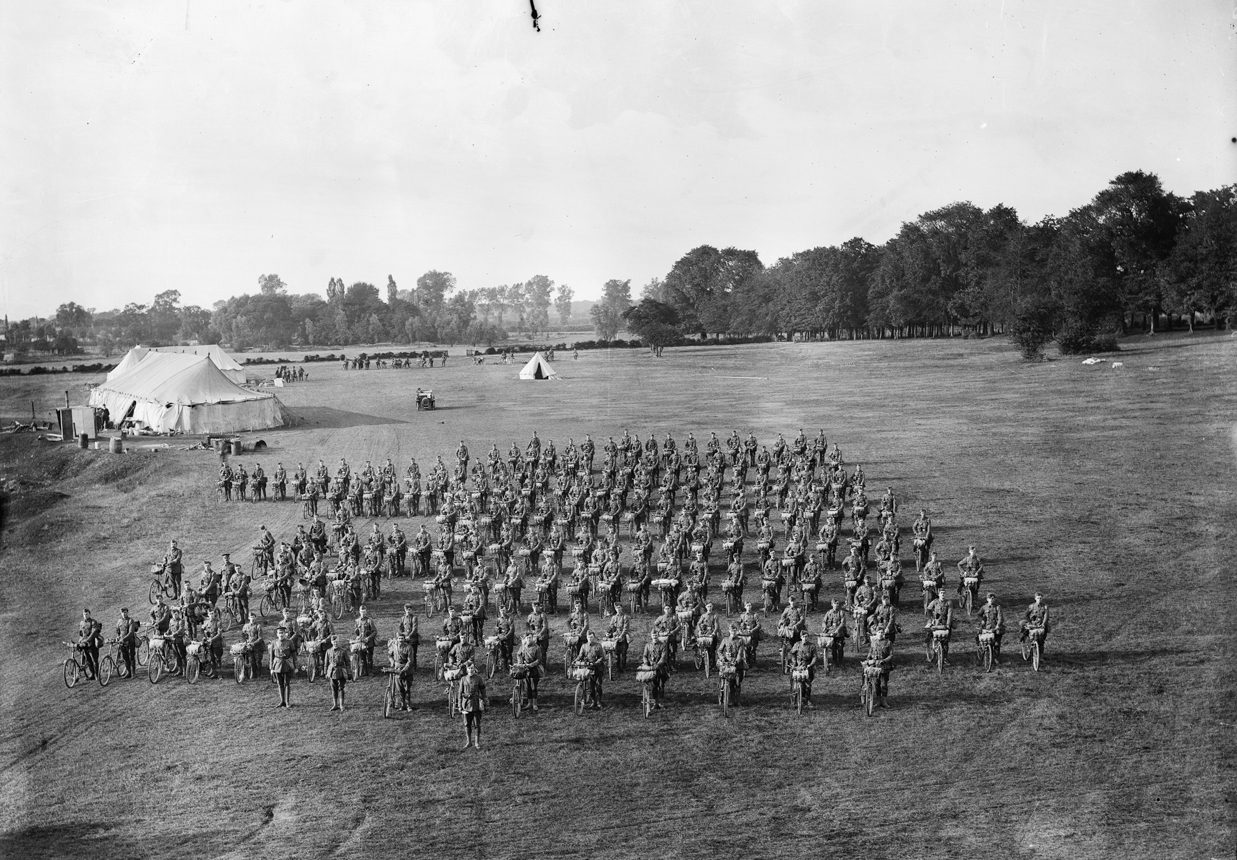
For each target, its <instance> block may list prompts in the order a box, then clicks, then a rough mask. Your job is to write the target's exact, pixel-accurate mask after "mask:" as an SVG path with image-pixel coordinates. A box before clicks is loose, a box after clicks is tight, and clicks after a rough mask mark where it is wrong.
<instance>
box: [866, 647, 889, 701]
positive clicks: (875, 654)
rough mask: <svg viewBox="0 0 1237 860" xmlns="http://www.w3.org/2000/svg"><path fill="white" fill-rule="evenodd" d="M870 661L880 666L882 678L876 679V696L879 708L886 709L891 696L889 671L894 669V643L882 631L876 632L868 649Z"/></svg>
mask: <svg viewBox="0 0 1237 860" xmlns="http://www.w3.org/2000/svg"><path fill="white" fill-rule="evenodd" d="M868 660H869V661H872V662H874V663H876V664H877V665H878V666H880V669H881V673H880V677H879V678H877V679H876V691H875V692H876V696H877V698H878V701H877V703H876V706H877V707H878V708H883V707H885V699H886V698H887V697H888V696H889V671H890V669H892V668H893V643H892V642H890V641H889V640H888V639H886V638H885V637H884V635H883V634H882V633H881V631H879V630H877V631H874V632H873V634H872V644H871V646H870V647H869V648H868Z"/></svg>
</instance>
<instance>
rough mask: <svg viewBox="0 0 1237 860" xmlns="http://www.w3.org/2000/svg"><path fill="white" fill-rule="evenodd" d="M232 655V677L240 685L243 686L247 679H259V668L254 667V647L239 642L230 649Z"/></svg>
mask: <svg viewBox="0 0 1237 860" xmlns="http://www.w3.org/2000/svg"><path fill="white" fill-rule="evenodd" d="M230 653H231V655H232V677H233V679H234V680H235V681H236V683H238V684H243V683H244V682H245V681H246V680H247V679H248V680H253V679H254V678H256V677H257V674H258V667H257V666H256V665H254V656H253V655H254V651H253V645H251V644H250V643H248V642H237V643H236V644H235V645H233V646H232V648H231V649H230Z"/></svg>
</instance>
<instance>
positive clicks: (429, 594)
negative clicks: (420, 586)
mask: <svg viewBox="0 0 1237 860" xmlns="http://www.w3.org/2000/svg"><path fill="white" fill-rule="evenodd" d="M447 595H448V592H446V591H445V590H444V589H443V587H442V586H441V585H439V584H438V583H436V582H427V583H425V617H426V618H433V617H434V613H435V612H437V613H439V614H442V613H444V612H446V611H447V606H448V605H449V604H450V600H449V599H448V596H447Z"/></svg>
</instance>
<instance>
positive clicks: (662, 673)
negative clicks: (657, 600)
mask: <svg viewBox="0 0 1237 860" xmlns="http://www.w3.org/2000/svg"><path fill="white" fill-rule="evenodd" d="M667 609H669V607H667ZM663 617H664V616H663ZM673 617H674V616H671V618H673ZM659 620H660V619H659ZM671 659H672V658H671V655H670V649H669V648H668V647H667V645H666V643H665V642H664V641H662V640H661V639H660V638H659V637H658V636H657V634H656V632H655V631H653V630H650V631H649V641H648V642H647V643H645V645H644V653H643V654H642V655H641V657H640V668H641V670H645V671H649V670H651V671H653V672H655V673H656V678H655V679H654V680H653V682H652V684H653V708H654V709H655V710H661V700H662V696H663V695H664V694H665V688H666V681H667V680H668V679H669V678H670V662H671Z"/></svg>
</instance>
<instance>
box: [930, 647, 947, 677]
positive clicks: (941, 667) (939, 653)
mask: <svg viewBox="0 0 1237 860" xmlns="http://www.w3.org/2000/svg"><path fill="white" fill-rule="evenodd" d="M932 649H933V650H934V651H935V652H936V674H938V675H943V674H945V649H944V648H943V647H942V646H941V643H940V642H933V643H932Z"/></svg>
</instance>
